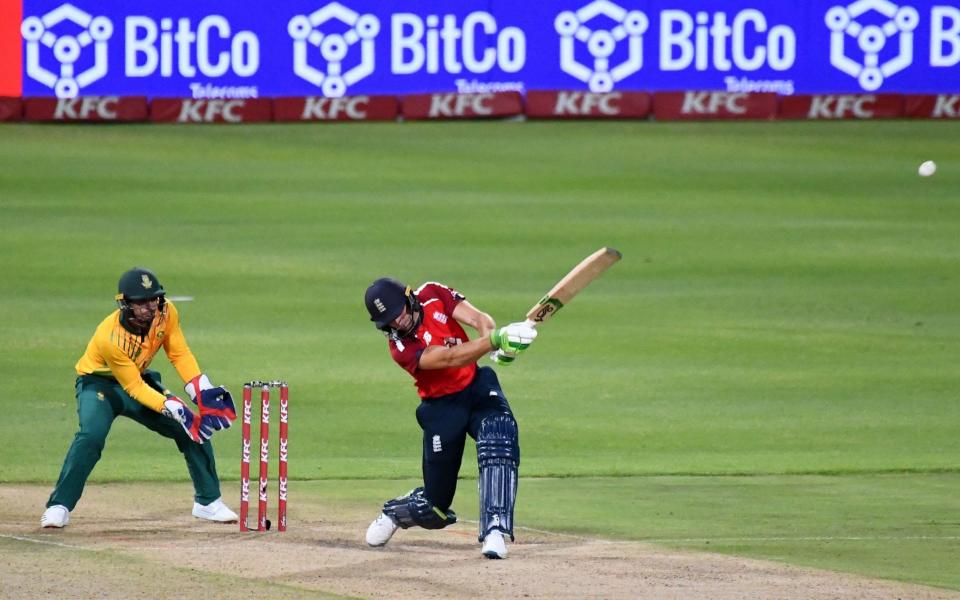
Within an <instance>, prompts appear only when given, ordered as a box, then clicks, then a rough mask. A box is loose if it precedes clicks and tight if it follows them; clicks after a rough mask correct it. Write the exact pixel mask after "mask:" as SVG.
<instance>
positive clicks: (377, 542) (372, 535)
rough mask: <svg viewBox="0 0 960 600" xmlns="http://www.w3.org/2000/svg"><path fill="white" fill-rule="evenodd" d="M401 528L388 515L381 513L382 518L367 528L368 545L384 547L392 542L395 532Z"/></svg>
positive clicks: (375, 520)
mask: <svg viewBox="0 0 960 600" xmlns="http://www.w3.org/2000/svg"><path fill="white" fill-rule="evenodd" d="M399 528H400V526H399V525H397V523H396V522H395V521H394V520H393V519H391V518H390V517H389V516H387V514H386V513H380V516H379V517H377V518H376V519H374V520H373V523H370V527H367V544H369V545H371V546H383V545H384V544H386V543H387V542H389V541H390V538H391V537H393V534H394V532H396V531H397V529H399Z"/></svg>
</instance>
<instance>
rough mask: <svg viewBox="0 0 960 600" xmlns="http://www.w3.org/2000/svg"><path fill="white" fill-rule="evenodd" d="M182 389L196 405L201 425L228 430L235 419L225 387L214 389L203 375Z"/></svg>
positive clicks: (231, 402) (217, 429)
mask: <svg viewBox="0 0 960 600" xmlns="http://www.w3.org/2000/svg"><path fill="white" fill-rule="evenodd" d="M184 389H185V390H186V391H187V394H188V395H189V396H190V399H191V400H193V402H194V404H196V405H197V409H198V411H199V413H200V420H201V424H202V425H204V426H206V427H207V428H208V429H211V430H212V431H220V430H221V429H229V427H230V425H231V423H232V422H233V421H235V420H236V419H237V409H236V407H235V406H234V404H233V396H232V395H231V394H230V392H228V391H227V388H225V387H222V386H217V387H214V386H213V384H212V383H210V379H209V378H208V377H207V376H206V375H204V374H203V373H201V374H200V375H197V376H196V377H194V378H193V379H191V380H190V381H188V382H187V385H185V386H184Z"/></svg>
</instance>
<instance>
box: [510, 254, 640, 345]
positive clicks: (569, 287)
mask: <svg viewBox="0 0 960 600" xmlns="http://www.w3.org/2000/svg"><path fill="white" fill-rule="evenodd" d="M622 257H623V255H622V254H620V252H619V251H618V250H614V249H613V248H610V247H604V248H600V249H599V250H597V251H596V252H594V253H593V254H591V255H590V256H588V257H586V258H585V259H583V260H582V261H580V264H578V265H577V266H575V267H574V268H572V269H570V272H569V273H567V274H566V275H564V277H563V279H561V280H560V281H558V282H557V284H556V285H555V286H553V287H552V288H550V291H549V292H547V293H546V295H545V296H544V297H543V298H541V299H540V300H539V302H537V303H536V304H534V305H533V307H532V308H530V310H528V311H527V322H528V323H530V324H531V325H533V326H534V327H536V326H537V325H539V324H541V323H543V322H544V321H548V320H550V319H551V318H553V315H555V314H556V313H557V311H559V310H560V309H561V308H563V307H564V306H566V305H567V304H568V303H569V302H570V301H571V300H573V298H574V296H576V295H577V294H579V293H580V292H581V291H582V290H583V288H585V287H587V286H588V285H590V282H592V281H593V280H594V279H596V278H597V277H600V275H602V274H603V272H604V271H606V270H607V269H609V268H610V267H612V266H613V265H614V263H616V262H617V261H618V260H620V259H621V258H622Z"/></svg>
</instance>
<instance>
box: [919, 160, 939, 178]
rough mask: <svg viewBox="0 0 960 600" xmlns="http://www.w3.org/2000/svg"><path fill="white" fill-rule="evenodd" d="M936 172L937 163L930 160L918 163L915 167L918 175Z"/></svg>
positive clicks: (925, 175)
mask: <svg viewBox="0 0 960 600" xmlns="http://www.w3.org/2000/svg"><path fill="white" fill-rule="evenodd" d="M936 172H937V163H935V162H933V161H932V160H927V161H924V162H923V163H921V164H920V168H918V169H917V173H919V175H920V177H930V176H931V175H933V174H934V173H936Z"/></svg>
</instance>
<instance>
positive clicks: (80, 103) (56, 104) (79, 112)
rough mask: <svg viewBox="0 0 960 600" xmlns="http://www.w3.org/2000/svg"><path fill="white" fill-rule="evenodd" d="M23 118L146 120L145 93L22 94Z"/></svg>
mask: <svg viewBox="0 0 960 600" xmlns="http://www.w3.org/2000/svg"><path fill="white" fill-rule="evenodd" d="M23 118H24V120H26V121H64V122H68V123H97V122H109V121H115V122H133V121H146V120H147V99H146V97H144V96H124V97H119V96H81V97H79V98H25V99H24V101H23Z"/></svg>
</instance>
